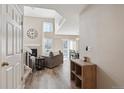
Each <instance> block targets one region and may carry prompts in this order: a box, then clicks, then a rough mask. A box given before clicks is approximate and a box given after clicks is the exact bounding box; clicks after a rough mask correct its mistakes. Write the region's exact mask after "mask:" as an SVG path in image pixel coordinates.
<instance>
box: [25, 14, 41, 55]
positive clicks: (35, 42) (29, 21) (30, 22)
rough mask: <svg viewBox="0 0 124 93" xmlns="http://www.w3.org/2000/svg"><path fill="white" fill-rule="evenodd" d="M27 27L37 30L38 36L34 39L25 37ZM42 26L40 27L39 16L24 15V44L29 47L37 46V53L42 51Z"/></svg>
mask: <svg viewBox="0 0 124 93" xmlns="http://www.w3.org/2000/svg"><path fill="white" fill-rule="evenodd" d="M29 28H34V29H36V30H37V31H38V37H37V38H36V39H30V38H29V37H27V30H28V29H29ZM42 37H43V34H42V27H41V18H36V17H26V16H25V17H24V46H28V47H30V48H37V49H38V55H40V54H41V52H42Z"/></svg>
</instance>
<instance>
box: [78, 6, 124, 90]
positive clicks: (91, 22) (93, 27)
mask: <svg viewBox="0 0 124 93" xmlns="http://www.w3.org/2000/svg"><path fill="white" fill-rule="evenodd" d="M123 11H124V5H90V6H89V7H87V8H86V9H85V11H83V12H82V13H81V16H80V20H81V21H80V39H81V40H80V50H81V54H82V56H85V55H87V56H89V57H90V58H91V61H92V62H93V63H96V64H97V66H98V69H97V70H98V71H97V72H98V73H97V74H98V77H97V78H98V88H124V74H123V71H124V49H123V48H124V12H123ZM86 45H88V46H89V47H90V50H89V51H88V52H86V51H85V46H86Z"/></svg>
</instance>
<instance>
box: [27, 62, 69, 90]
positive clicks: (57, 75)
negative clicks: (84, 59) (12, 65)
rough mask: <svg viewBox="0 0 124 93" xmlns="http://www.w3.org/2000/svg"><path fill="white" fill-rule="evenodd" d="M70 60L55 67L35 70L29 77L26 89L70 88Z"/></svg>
mask: <svg viewBox="0 0 124 93" xmlns="http://www.w3.org/2000/svg"><path fill="white" fill-rule="evenodd" d="M70 88H71V82H70V61H64V63H63V64H61V65H59V66H57V67H55V68H53V69H48V68H45V70H41V71H35V72H33V74H31V75H30V76H29V77H28V80H27V82H26V86H25V89H70Z"/></svg>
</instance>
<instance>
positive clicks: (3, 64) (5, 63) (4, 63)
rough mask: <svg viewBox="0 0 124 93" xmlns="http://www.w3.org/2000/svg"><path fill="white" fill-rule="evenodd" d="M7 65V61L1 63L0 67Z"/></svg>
mask: <svg viewBox="0 0 124 93" xmlns="http://www.w3.org/2000/svg"><path fill="white" fill-rule="evenodd" d="M8 65H9V63H8V62H3V63H2V64H1V67H5V66H8Z"/></svg>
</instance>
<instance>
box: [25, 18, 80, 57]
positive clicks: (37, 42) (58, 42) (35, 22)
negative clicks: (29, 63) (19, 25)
mask: <svg viewBox="0 0 124 93" xmlns="http://www.w3.org/2000/svg"><path fill="white" fill-rule="evenodd" d="M43 22H52V23H53V25H55V24H54V19H48V18H37V17H29V16H25V17H24V46H28V47H29V48H37V49H38V55H41V54H42V53H43V47H42V45H43V39H44V38H52V39H53V46H52V48H53V51H54V52H56V51H58V50H62V48H63V45H62V44H63V41H62V39H70V40H75V39H76V38H78V37H79V36H78V35H56V34H55V33H54V32H55V28H53V32H52V33H47V32H45V33H43ZM30 27H33V28H35V29H36V30H37V31H38V38H36V39H30V38H28V37H27V30H28V29H29V28H30Z"/></svg>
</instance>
